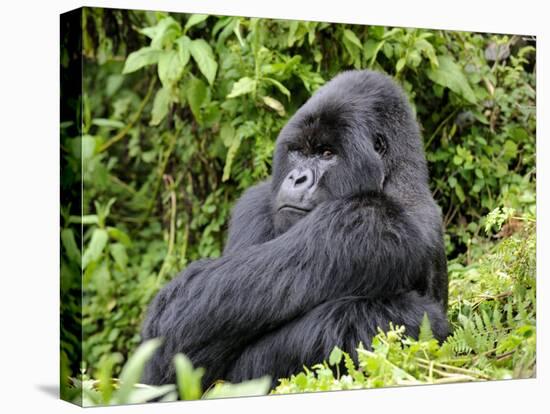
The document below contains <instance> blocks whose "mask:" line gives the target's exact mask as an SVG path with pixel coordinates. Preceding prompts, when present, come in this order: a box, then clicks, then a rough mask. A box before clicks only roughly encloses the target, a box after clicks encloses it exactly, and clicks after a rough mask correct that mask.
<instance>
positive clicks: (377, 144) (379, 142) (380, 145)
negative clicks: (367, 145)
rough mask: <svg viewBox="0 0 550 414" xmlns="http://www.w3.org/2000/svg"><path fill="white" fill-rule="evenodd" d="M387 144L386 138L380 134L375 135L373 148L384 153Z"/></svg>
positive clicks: (381, 153)
mask: <svg viewBox="0 0 550 414" xmlns="http://www.w3.org/2000/svg"><path fill="white" fill-rule="evenodd" d="M386 149H387V145H386V140H385V138H384V137H383V136H382V135H378V134H377V135H376V139H375V141H374V150H375V151H376V152H377V153H378V154H380V155H384V154H385V153H386Z"/></svg>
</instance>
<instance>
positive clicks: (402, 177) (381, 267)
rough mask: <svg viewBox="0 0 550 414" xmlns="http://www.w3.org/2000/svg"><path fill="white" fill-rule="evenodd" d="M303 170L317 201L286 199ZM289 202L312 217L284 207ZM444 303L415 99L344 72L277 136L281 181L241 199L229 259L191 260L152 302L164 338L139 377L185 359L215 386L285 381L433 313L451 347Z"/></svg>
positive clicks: (158, 377) (167, 374)
mask: <svg viewBox="0 0 550 414" xmlns="http://www.w3.org/2000/svg"><path fill="white" fill-rule="evenodd" d="M327 146H329V147H330V149H331V152H326V153H325V152H323V153H322V154H326V156H325V155H322V154H321V155H319V153H318V150H317V149H318V148H320V151H323V150H324V148H327ZM316 148H317V149H316ZM316 151H317V152H316ZM332 152H334V154H332ZM329 158H330V162H328V161H327V159H329ZM306 164H307V165H309V167H308V166H307V165H306ZM307 168H310V169H311V171H313V175H312V177H313V181H312V183H311V187H308V188H310V189H309V190H308V191H309V192H306V191H305V190H304V192H302V191H301V190H300V192H299V193H298V195H296V194H293V195H291V196H288V194H283V195H281V192H283V190H282V188H283V187H285V186H282V184H283V182H284V181H285V180H289V179H290V180H294V179H295V178H293V177H292V172H293V171H298V172H300V171H303V170H304V169H307ZM289 177H290V178H289ZM291 183H294V181H291ZM287 184H288V183H287ZM297 185H298V184H296V186H297ZM286 187H288V185H287V186H286ZM290 187H292V185H291V186H290ZM285 191H286V190H285ZM289 197H290V198H292V197H294V198H293V199H294V200H298V201H296V202H302V203H306V204H307V203H309V204H311V205H313V208H311V211H309V212H308V213H307V214H305V213H304V214H298V215H296V214H294V215H292V214H290V213H288V212H286V213H284V211H285V210H284V209H282V210H278V208H279V207H278V204H277V203H278V201H276V200H279V199H281V198H283V199H288V198H289ZM308 197H309V198H308ZM308 200H309V201H308ZM309 204H308V205H309ZM284 214H287V215H286V216H285V215H284ZM446 307H447V270H446V259H445V253H444V244H443V237H442V224H441V217H440V212H439V209H438V207H437V206H436V204H435V202H434V200H433V198H432V195H431V193H430V190H429V187H428V172H427V167H426V160H425V156H424V152H423V148H422V143H421V139H420V134H419V130H418V125H417V123H416V121H415V119H414V116H413V114H412V112H411V109H410V106H409V104H408V102H407V99H406V97H405V95H404V94H403V92H402V91H401V89H400V88H399V87H397V86H396V84H395V83H394V82H393V81H392V80H391V79H390V78H388V77H386V76H385V75H382V74H379V73H376V72H370V71H352V72H345V73H343V74H341V75H339V76H337V77H335V78H334V79H333V80H332V81H330V82H329V83H327V84H326V85H325V86H324V87H322V88H321V89H320V90H319V91H318V92H317V93H315V95H313V97H312V98H311V99H310V100H309V101H308V102H306V103H305V104H304V105H303V106H302V107H301V108H300V109H299V110H298V112H297V113H296V114H295V115H294V116H293V117H292V119H291V120H290V121H289V122H288V124H287V125H286V126H285V128H283V130H282V131H281V133H280V135H279V137H278V140H277V148H276V151H275V154H274V163H273V176H272V179H270V180H268V181H266V182H263V183H260V184H258V185H256V186H254V187H252V188H250V189H249V190H248V191H247V192H246V193H245V194H244V195H243V196H242V197H241V199H240V200H239V201H238V203H237V205H236V207H235V208H234V211H233V215H232V219H231V223H230V228H229V239H228V242H227V245H226V247H225V251H224V253H223V255H222V257H220V258H218V259H213V260H212V259H207V260H201V261H199V262H195V263H192V264H191V265H190V266H189V267H188V268H187V269H186V270H185V271H184V272H183V273H182V274H181V275H179V276H178V277H176V278H175V279H174V280H173V281H172V282H171V283H169V284H168V285H167V286H165V287H164V288H163V289H162V290H161V292H160V293H159V294H158V295H157V297H156V298H155V300H154V301H153V303H152V304H151V306H150V309H149V312H148V316H147V319H146V321H145V323H144V327H143V335H142V336H143V339H148V338H153V337H162V338H163V339H164V342H163V345H162V346H161V348H160V349H159V350H158V351H157V352H156V354H155V355H154V357H153V359H152V360H151V362H150V363H149V364H148V366H147V368H146V372H145V375H144V379H143V380H144V382H146V383H150V384H163V383H173V382H175V372H174V367H173V363H172V358H173V356H174V355H175V354H176V353H177V352H182V353H184V354H186V355H187V356H188V357H189V358H190V359H191V360H192V361H193V363H194V364H195V366H202V367H205V368H206V374H205V377H204V385H205V386H208V385H209V384H211V383H212V382H213V381H215V380H216V379H226V380H229V381H233V382H238V381H242V380H246V379H250V378H255V377H258V376H261V375H265V374H268V375H270V376H271V377H272V378H273V379H274V380H276V379H277V378H280V377H286V376H289V375H291V374H293V373H296V372H299V371H300V370H301V369H302V367H303V365H304V364H305V365H311V364H313V363H316V362H320V361H322V360H324V359H327V358H328V354H329V352H330V351H331V349H332V348H333V347H334V346H335V345H338V346H339V347H341V348H342V349H344V350H345V351H347V352H350V353H352V354H353V355H355V347H356V346H357V345H358V343H359V341H362V342H363V343H364V344H365V345H366V346H368V345H369V344H370V342H371V339H372V337H373V336H374V335H375V334H376V333H377V327H381V328H382V329H387V327H388V324H389V322H390V321H391V322H394V323H396V324H400V325H404V326H405V327H406V329H407V333H408V334H409V335H412V336H417V335H418V329H419V325H420V322H421V320H422V317H423V315H424V313H426V314H427V315H428V317H429V318H430V321H431V324H432V330H433V332H434V334H435V336H436V337H437V338H439V339H443V338H444V337H445V336H446V335H447V330H448V326H447V318H446Z"/></svg>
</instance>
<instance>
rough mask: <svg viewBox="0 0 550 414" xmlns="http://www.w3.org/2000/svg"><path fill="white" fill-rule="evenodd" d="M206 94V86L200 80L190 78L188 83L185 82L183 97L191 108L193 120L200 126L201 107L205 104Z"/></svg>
mask: <svg viewBox="0 0 550 414" xmlns="http://www.w3.org/2000/svg"><path fill="white" fill-rule="evenodd" d="M207 94H208V90H207V86H206V84H205V83H204V82H203V81H202V80H201V79H199V78H191V79H190V80H189V82H187V89H186V90H185V96H186V99H187V102H188V103H189V107H190V108H191V112H193V115H194V116H195V119H196V120H197V122H198V123H200V124H202V113H201V105H202V104H203V103H204V102H205V100H206V97H207Z"/></svg>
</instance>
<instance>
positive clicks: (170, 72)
mask: <svg viewBox="0 0 550 414" xmlns="http://www.w3.org/2000/svg"><path fill="white" fill-rule="evenodd" d="M158 74H159V78H160V81H161V82H162V86H164V87H165V88H170V87H171V86H172V85H173V84H174V83H176V82H177V81H178V80H179V79H180V78H181V75H182V74H183V66H182V64H181V58H180V55H179V53H178V52H176V51H175V50H170V51H166V52H163V53H162V55H161V56H160V58H159V64H158Z"/></svg>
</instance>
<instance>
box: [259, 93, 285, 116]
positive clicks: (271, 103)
mask: <svg viewBox="0 0 550 414" xmlns="http://www.w3.org/2000/svg"><path fill="white" fill-rule="evenodd" d="M262 101H264V104H266V105H267V106H268V107H270V108H271V109H273V110H275V112H277V113H278V114H279V116H285V115H286V112H285V107H284V106H283V104H282V103H281V102H279V101H278V100H277V99H275V98H272V97H271V96H262Z"/></svg>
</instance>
